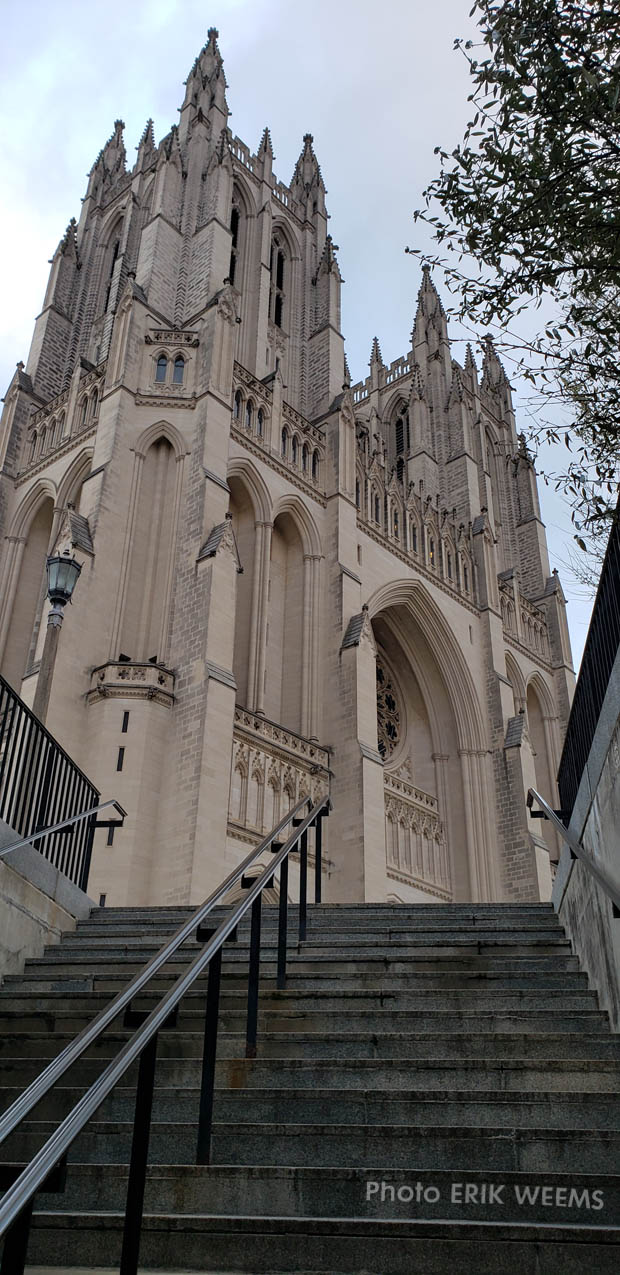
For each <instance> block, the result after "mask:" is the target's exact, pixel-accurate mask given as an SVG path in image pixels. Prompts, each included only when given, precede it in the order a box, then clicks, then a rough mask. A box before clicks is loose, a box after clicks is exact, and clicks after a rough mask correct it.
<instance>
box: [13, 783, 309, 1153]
mask: <svg viewBox="0 0 620 1275" xmlns="http://www.w3.org/2000/svg"><path fill="white" fill-rule="evenodd" d="M307 804H308V798H307V797H304V798H303V799H302V800H301V801H299V802H298V803H297V805H296V806H293V807H291V809H290V810H289V811H288V812H287V814H286V815H284V816H283V818H282V819H281V820H280V822H279V823H278V824H277V826H276V827H275V828H274V829H273V831H272V832H271V833H270V834H269V836H268V837H265V839H264V841H261V843H260V845H258V846H255V847H254V849H253V850H251V851H250V853H249V854H248V855H247V857H246V858H245V859H244V860H243V862H242V863H241V864H239V866H238V867H237V868H234V869H233V871H232V872H231V873H230V874H229V876H227V877H226V880H225V881H223V882H222V883H221V885H219V886H218V887H217V889H216V890H214V891H213V893H212V894H210V895H209V897H208V898H207V899H205V901H204V903H201V904H200V906H199V907H198V908H197V909H196V911H195V912H194V913H193V915H192V916H191V917H190V918H189V920H188V921H184V922H183V924H182V925H180V926H179V928H178V930H177V931H176V932H175V934H173V935H172V938H170V939H169V940H168V942H167V943H164V945H163V947H161V948H160V950H159V952H157V953H156V954H155V956H153V957H152V958H151V960H150V961H149V962H148V964H147V965H145V967H144V969H143V970H141V971H140V973H139V974H136V976H135V978H133V979H132V981H131V982H130V983H129V984H128V985H127V987H125V988H124V990H123V991H122V992H119V994H118V996H116V997H115V998H114V1000H112V1001H110V1003H109V1004H108V1005H106V1006H104V1008H103V1009H102V1010H101V1011H100V1013H99V1014H97V1015H96V1017H95V1018H93V1019H92V1021H91V1022H90V1023H87V1025H86V1027H85V1028H84V1030H83V1031H81V1032H80V1034H79V1036H76V1037H75V1039H74V1040H72V1041H70V1042H69V1044H68V1045H67V1046H66V1048H65V1049H63V1050H62V1053H60V1054H59V1055H58V1057H57V1058H54V1059H53V1060H52V1062H51V1063H49V1064H48V1066H47V1067H46V1068H45V1070H44V1071H42V1072H41V1074H40V1075H39V1076H37V1078H36V1080H33V1082H32V1084H30V1085H29V1086H28V1088H27V1089H25V1090H24V1092H23V1093H22V1094H20V1096H19V1098H16V1099H15V1102H13V1103H12V1104H11V1106H10V1107H9V1108H8V1109H7V1111H5V1113H4V1115H3V1116H1V1117H0V1144H2V1143H3V1142H4V1141H5V1139H6V1138H8V1136H9V1134H11V1133H12V1132H13V1130H14V1129H15V1127H16V1126H17V1125H18V1124H19V1122H20V1121H21V1120H23V1119H24V1117H25V1116H26V1115H27V1114H28V1112H29V1111H32V1108H33V1107H35V1106H36V1104H37V1103H38V1102H39V1101H40V1100H41V1098H43V1097H44V1096H45V1094H46V1093H47V1092H48V1090H49V1089H51V1088H52V1086H53V1085H55V1084H56V1082H57V1081H58V1080H60V1077H61V1076H63V1075H64V1073H65V1072H66V1071H67V1070H68V1069H69V1067H71V1066H72V1064H73V1063H74V1062H76V1061H77V1059H78V1058H79V1057H80V1056H81V1054H83V1053H84V1050H86V1049H88V1048H89V1046H90V1045H92V1044H93V1042H94V1041H95V1040H96V1039H97V1038H98V1037H99V1036H100V1035H101V1033H102V1032H103V1031H105V1029H106V1027H109V1025H110V1023H111V1022H112V1021H113V1020H114V1019H115V1018H117V1017H118V1015H119V1014H120V1013H121V1011H122V1010H123V1009H125V1008H126V1007H127V1006H128V1005H129V1003H130V1001H131V1000H132V999H133V997H134V996H136V995H137V993H138V992H140V991H142V989H143V987H145V986H146V984H147V983H149V982H150V980H151V979H152V978H153V976H154V975H155V974H156V973H157V972H158V970H160V969H161V967H162V965H165V964H166V962H167V961H168V959H169V957H170V956H172V955H173V954H174V953H175V952H176V951H177V949H178V948H179V947H180V946H181V944H182V943H184V942H185V940H186V939H187V938H189V936H190V934H191V933H192V932H193V931H194V930H196V929H197V927H198V926H199V925H200V924H201V923H202V921H203V920H204V919H205V917H206V916H207V915H208V913H209V912H210V911H211V909H212V908H214V907H216V905H217V904H218V903H219V901H220V899H222V898H223V897H224V895H225V894H227V893H228V891H229V890H230V889H231V888H232V887H233V886H234V885H236V884H237V882H238V881H239V880H240V879H241V877H242V876H243V874H244V872H245V871H246V870H247V869H248V868H249V867H251V865H252V863H253V862H254V861H255V860H256V859H257V858H258V857H259V856H260V855H261V854H263V853H264V851H265V850H268V849H269V848H270V846H271V843H272V842H273V841H275V840H276V839H277V837H278V835H279V833H281V832H282V831H283V830H284V828H286V825H287V824H288V823H290V822H291V820H292V819H293V818H294V817H295V816H296V815H297V814H298V813H299V811H300V810H302V809H303V807H304V806H305V805H307ZM38 835H39V836H40V835H41V834H40V833H39V834H38Z"/></svg>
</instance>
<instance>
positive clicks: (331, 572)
mask: <svg viewBox="0 0 620 1275" xmlns="http://www.w3.org/2000/svg"><path fill="white" fill-rule="evenodd" d="M340 291H341V276H340V271H339V267H338V261H337V257H336V250H335V247H334V244H333V242H332V240H331V237H330V235H329V234H328V233H327V212H326V207H325V187H324V183H323V179H322V176H321V170H320V168H319V165H318V163H317V159H316V156H315V154H314V151H313V146H312V137H311V136H310V135H309V134H308V135H306V137H304V139H303V149H302V151H301V154H300V157H299V159H298V161H297V164H296V166H295V171H294V174H293V177H292V180H291V182H290V184H289V185H285V184H284V183H283V182H281V181H279V180H278V178H277V177H276V176H275V175H274V172H273V151H272V146H271V139H270V134H269V131H268V129H265V131H264V132H263V135H262V138H261V141H260V145H259V147H258V150H257V151H256V153H253V152H252V151H251V150H250V149H249V148H248V147H247V146H246V145H245V144H244V143H243V142H241V141H240V140H239V139H238V138H236V137H233V135H232V133H231V131H230V129H229V127H228V106H227V100H226V80H225V77H224V70H223V65H222V58H221V55H220V52H219V49H218V45H217V32H216V31H214V30H211V31H210V32H209V36H208V41H207V44H206V45H205V47H204V48H203V50H202V52H201V53H200V55H199V57H198V58H197V59H196V62H195V63H194V66H193V67H192V69H191V71H190V74H189V76H188V79H187V82H186V91H185V98H184V101H183V105H182V108H181V112H180V119H179V123H178V125H174V126H173V128H172V129H171V130H170V132H169V133H168V134H167V136H166V137H164V139H163V140H162V141H161V142H160V143H159V144H156V142H155V138H154V134H153V127H152V123H151V121H149V122H148V124H147V126H146V128H145V131H144V134H143V136H142V138H141V141H140V144H139V147H138V151H137V158H136V162H135V164H134V166H133V168H132V169H128V167H127V164H126V155H125V147H124V142H123V125H122V123H121V122H120V121H118V122H117V123H116V125H115V129H114V133H113V135H112V137H111V138H110V139H109V141H108V142H107V143H106V145H105V146H104V148H103V150H102V151H101V152H100V154H99V155H98V157H97V159H96V161H95V163H94V165H93V168H92V170H91V173H90V175H89V180H88V187H87V190H86V196H85V199H84V202H83V206H82V212H81V216H80V220H79V223H76V222H75V221H74V220H71V221H70V222H69V225H68V227H67V230H66V233H65V235H64V236H63V238H62V240H61V242H60V244H59V246H58V248H57V250H56V252H55V254H54V257H53V260H52V264H51V272H50V280H49V284H48V288H47V292H46V296H45V300H44V304H43V309H42V311H41V314H40V315H39V317H38V319H37V321H36V325H35V332H34V337H33V342H32V347H31V351H30V355H29V358H28V362H27V364H26V365H25V366H24V364H22V363H19V364H18V367H17V371H16V373H15V375H14V377H13V380H12V382H11V385H10V386H9V389H8V392H7V395H6V399H5V407H4V412H3V415H2V424H1V427H0V536H1V539H0V672H2V674H3V676H4V677H5V678H6V679H7V680H8V681H9V682H10V683H11V684H12V685H13V686H14V687H15V688H16V689H17V690H18V691H19V693H20V694H21V695H22V696H23V698H24V699H25V700H26V701H27V702H29V703H32V701H33V699H34V692H35V689H36V684H37V676H38V669H39V663H40V658H41V651H42V645H43V640H44V632H45V624H46V604H45V600H44V599H45V590H44V568H45V559H46V556H47V554H48V553H50V552H52V551H55V550H56V549H58V548H62V549H64V548H70V549H71V550H72V552H73V553H74V554H75V555H76V557H77V558H78V559H79V560H80V562H81V563H82V573H81V576H80V579H79V582H78V585H77V587H76V591H75V595H74V601H73V606H72V608H71V610H70V614H69V615H68V616H67V617H66V621H65V624H64V626H63V629H62V634H61V642H60V647H59V653H58V658H57V663H56V669H55V674H54V682H53V686H52V691H51V700H50V707H49V713H48V725H49V727H50V729H51V730H52V732H53V733H54V734H55V735H56V736H57V737H58V738H59V740H60V742H61V743H62V744H63V745H64V746H65V747H66V749H67V750H68V752H70V753H71V754H72V755H73V756H74V757H75V758H76V759H77V760H78V761H79V763H80V764H81V765H82V767H83V769H84V770H85V771H86V772H87V774H88V775H89V777H91V778H92V779H93V781H94V782H95V783H96V785H97V787H98V788H99V789H100V790H101V792H102V794H103V796H104V797H105V798H107V797H112V796H113V797H117V798H118V799H119V800H120V802H121V803H122V805H123V806H124V807H125V809H126V810H127V811H128V812H129V818H128V819H127V821H126V824H125V827H124V828H123V829H122V830H121V831H119V832H117V833H116V836H115V839H114V840H113V842H112V844H105V843H104V842H103V841H102V843H101V844H96V846H95V856H94V866H93V873H92V877H91V892H94V893H95V895H97V894H98V893H101V894H105V896H106V900H107V902H109V903H110V904H135V905H139V904H149V903H188V902H193V903H196V902H199V901H200V900H201V899H202V898H203V897H204V896H205V895H206V894H207V892H208V891H209V889H210V888H211V887H212V886H213V885H215V884H216V883H217V882H218V881H219V880H220V879H221V877H222V876H223V874H224V871H225V869H228V868H229V867H230V866H232V865H233V864H236V863H238V862H239V861H240V860H241V858H242V857H245V855H246V854H247V850H248V846H249V845H252V844H257V843H258V842H259V841H260V840H261V839H262V836H264V834H265V832H266V831H269V830H270V829H271V828H272V827H273V826H274V824H275V823H276V822H277V820H278V819H279V817H280V815H281V814H282V813H284V811H285V810H286V809H287V808H288V807H289V806H290V805H291V804H293V803H294V802H296V801H298V800H299V799H300V798H301V797H303V796H312V795H316V794H317V793H322V792H324V791H325V790H326V789H327V788H329V789H330V792H331V799H332V805H333V812H332V815H331V817H330V820H329V830H328V832H329V837H328V845H327V854H326V857H325V865H324V872H325V881H324V891H323V897H324V898H326V899H330V898H331V899H332V900H341V901H351V902H359V901H364V900H369V901H370V900H379V901H381V900H391V901H403V902H409V901H415V900H418V901H422V902H424V901H427V902H434V901H438V900H444V901H445V900H454V901H468V900H473V901H485V900H514V901H517V900H527V899H532V900H534V899H538V898H546V897H548V895H549V891H550V885H551V879H552V874H553V871H554V863H555V861H556V859H557V852H558V847H557V846H556V845H555V844H554V842H553V840H552V834H546V836H547V838H548V839H547V840H542V839H541V838H540V837H538V836H536V835H533V834H532V831H531V829H530V827H529V826H528V822H527V818H526V811H525V793H526V791H527V788H528V786H530V784H534V783H535V784H536V786H537V787H538V788H539V790H540V791H541V792H542V793H543V794H544V795H545V796H547V797H549V798H550V799H551V800H552V804H556V796H555V779H554V776H555V773H556V769H557V762H558V759H559V754H560V748H561V741H562V736H563V731H564V729H565V725H566V720H567V716H568V710H569V701H570V693H571V688H572V672H571V657H570V647H569V641H568V632H567V627H566V618H565V603H564V598H563V595H562V590H561V586H560V583H559V580H558V577H557V575H556V574H555V573H554V574H550V571H549V565H548V559H547V550H546V541H545V533H544V528H543V525H542V523H541V520H540V511H539V506H538V497H537V490H536V478H535V473H534V469H533V465H532V462H531V459H530V457H529V456H528V453H527V450H526V448H525V446H524V445H523V442H522V441H520V440H519V438H518V436H517V433H516V430H515V420H514V412H513V408H512V401H511V391H510V386H509V384H508V381H507V379H506V375H505V373H504V370H503V368H502V366H501V363H500V362H499V360H498V357H497V354H496V352H495V350H494V348H493V345H492V343H491V342H490V341H487V342H486V344H485V345H484V348H483V357H482V364H481V367H480V370H479V369H478V368H477V366H476V362H475V359H474V356H473V354H472V352H471V350H468V353H467V357H466V359H465V362H464V365H463V366H460V365H459V364H458V363H457V362H456V361H455V360H454V359H453V357H452V354H451V350H450V341H449V337H448V331H447V324H446V316H445V313H444V310H443V307H442V304H441V301H440V298H439V296H438V294H437V291H436V289H435V287H434V284H433V281H432V279H431V276H430V274H429V272H428V270H425V271H424V272H423V276H422V283H421V287H420V291H419V297H418V304H417V312H416V314H415V320H414V324H413V331H412V334H411V343H410V347H409V349H408V351H407V353H406V354H404V355H403V357H402V358H400V359H397V360H396V361H395V362H394V363H392V364H390V365H389V366H386V365H385V363H384V361H383V359H382V356H381V350H380V347H379V343H378V341H377V339H376V338H375V340H374V341H373V343H372V350H371V357H370V368H369V375H368V376H367V377H366V379H365V380H363V381H359V382H358V383H357V384H352V383H351V377H350V375H349V370H348V367H347V363H346V358H345V353H344V340H343V336H342V333H341V319H340ZM97 835H98V836H101V835H102V834H100V833H99V834H97ZM292 888H293V889H294V888H295V887H294V884H293V887H292Z"/></svg>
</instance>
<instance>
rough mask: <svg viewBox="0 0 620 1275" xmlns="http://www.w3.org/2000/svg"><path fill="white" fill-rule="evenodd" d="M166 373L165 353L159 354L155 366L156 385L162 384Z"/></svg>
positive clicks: (166, 361)
mask: <svg viewBox="0 0 620 1275" xmlns="http://www.w3.org/2000/svg"><path fill="white" fill-rule="evenodd" d="M167 375H168V360H167V358H166V355H165V354H160V356H159V358H158V360H157V365H156V367H155V380H156V382H157V384H158V385H162V384H163V382H164V381H165V379H166V376H167Z"/></svg>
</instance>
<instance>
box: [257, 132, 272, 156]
mask: <svg viewBox="0 0 620 1275" xmlns="http://www.w3.org/2000/svg"><path fill="white" fill-rule="evenodd" d="M258 154H259V155H271V158H272V159H275V155H274V153H273V146H272V144H271V133H270V132H269V129H268V128H264V129H263V136H262V137H261V139H260V146H259V148H258Z"/></svg>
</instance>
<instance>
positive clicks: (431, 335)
mask: <svg viewBox="0 0 620 1275" xmlns="http://www.w3.org/2000/svg"><path fill="white" fill-rule="evenodd" d="M442 343H443V344H444V353H445V356H446V357H445V360H444V361H445V373H446V378H447V380H448V383H449V381H450V379H451V375H452V373H451V367H450V363H451V360H450V356H449V351H448V324H447V321H446V312H445V310H444V308H443V305H442V304H441V298H440V296H439V293H438V291H437V289H436V287H435V284H434V283H433V280H432V277H431V272H430V266H427V265H425V266H423V267H422V282H421V284H420V290H419V292H418V308H417V310H416V316H415V320H414V324H413V331H412V333H411V348H412V350H413V351H414V353H415V358H416V360H417V362H419V363H424V360H425V359H427V358H430V357H432V356H433V355H435V354H437V352H438V350H439V347H440V345H441V344H442Z"/></svg>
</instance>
